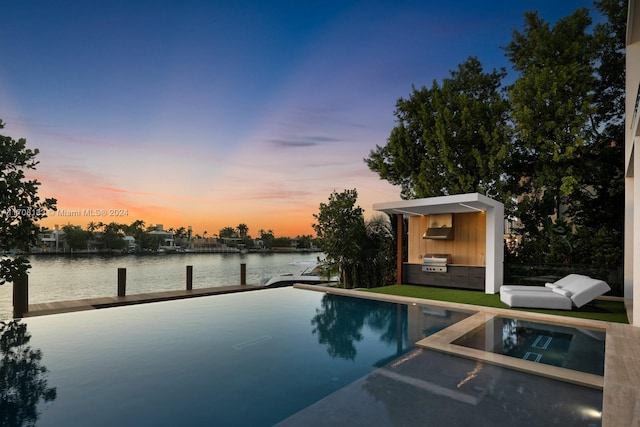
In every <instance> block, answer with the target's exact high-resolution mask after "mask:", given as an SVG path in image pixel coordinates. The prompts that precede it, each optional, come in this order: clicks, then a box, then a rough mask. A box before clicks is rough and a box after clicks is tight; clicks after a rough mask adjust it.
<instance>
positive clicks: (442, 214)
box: [373, 193, 504, 294]
mask: <svg viewBox="0 0 640 427" xmlns="http://www.w3.org/2000/svg"><path fill="white" fill-rule="evenodd" d="M373 209H374V210H376V211H380V212H385V213H387V214H390V215H398V236H399V239H398V240H399V241H398V248H402V247H403V241H402V239H403V238H404V236H405V232H404V221H403V218H404V217H407V219H408V233H407V235H408V249H409V250H408V260H407V262H406V263H403V261H402V251H401V250H399V251H398V263H397V265H398V284H401V283H413V282H416V280H418V281H417V282H416V284H434V285H436V286H452V287H463V288H464V287H469V288H473V286H467V283H471V284H473V281H474V280H476V281H477V279H478V277H480V276H479V275H478V273H477V271H481V272H482V276H481V277H482V278H483V279H484V286H483V287H484V291H485V292H486V293H488V294H494V293H497V292H499V291H500V286H502V283H503V277H504V276H503V275H504V273H503V272H504V266H503V264H504V205H503V204H502V203H500V202H497V201H495V200H493V199H491V198H489V197H487V196H484V195H482V194H479V193H469V194H456V195H452V196H440V197H429V198H425V199H414V200H402V201H397V202H386V203H374V205H373ZM442 259H444V260H446V261H444V263H445V265H446V266H447V267H448V268H445V269H442V268H441V267H440V266H438V267H437V268H435V269H433V268H431V265H430V264H428V263H429V262H434V261H435V262H438V261H440V260H442ZM430 270H435V271H433V272H431V271H430ZM458 272H464V274H467V275H468V276H467V278H468V281H467V282H464V281H462V278H463V276H462V274H463V273H458ZM423 278H424V280H423ZM430 280H435V281H434V282H431V281H430Z"/></svg>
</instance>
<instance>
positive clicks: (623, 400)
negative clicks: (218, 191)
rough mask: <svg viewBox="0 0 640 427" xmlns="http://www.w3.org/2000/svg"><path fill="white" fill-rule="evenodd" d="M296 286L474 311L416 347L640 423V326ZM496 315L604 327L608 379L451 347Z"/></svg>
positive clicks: (135, 299) (612, 422)
mask: <svg viewBox="0 0 640 427" xmlns="http://www.w3.org/2000/svg"><path fill="white" fill-rule="evenodd" d="M294 287H296V288H302V289H309V290H314V291H322V292H328V293H334V294H341V295H348V296H355V297H359V298H367V299H376V300H386V301H391V302H398V303H404V304H421V305H424V304H429V305H435V306H440V307H443V308H449V309H454V310H465V311H473V312H476V313H477V314H476V315H473V316H471V317H469V318H468V319H466V320H465V321H461V322H458V323H457V324H455V325H452V326H451V327H449V328H447V329H445V330H443V331H441V332H439V333H437V334H434V335H432V336H431V337H428V338H425V339H423V340H421V341H419V342H418V343H417V345H418V347H423V348H428V349H433V350H438V351H441V352H445V353H449V354H455V355H457V356H460V357H465V358H471V359H476V360H482V361H484V362H486V363H492V364H497V365H500V366H505V367H509V368H511V369H517V370H521V371H526V372H532V373H534V374H536V375H543V376H547V377H551V378H561V379H562V380H563V381H568V382H572V383H575V384H580V385H583V386H587V387H593V388H597V389H602V390H603V405H602V408H603V409H602V425H603V426H605V427H617V426H640V328H637V327H633V326H631V325H625V324H619V323H610V322H602V321H597V320H587V319H577V318H571V317H565V316H554V315H547V314H540V313H529V312H524V311H514V310H510V309H501V308H491V307H480V306H474V305H468V304H460V303H450V302H443V301H434V300H424V299H420V298H408V297H399V296H393V295H382V294H375V293H367V292H362V291H357V290H347V289H338V288H328V287H321V286H314V285H294ZM259 289H264V288H263V287H260V286H253V285H237V286H224V287H214V288H203V289H193V290H189V291H188V290H177V291H165V292H153V293H147V294H138V295H128V296H124V297H104V298H91V299H82V300H75V301H57V302H50V303H42V304H30V305H29V311H28V313H25V316H24V317H34V316H43V315H48V314H58V313H68V312H74V311H83V310H95V309H101V308H108V307H118V306H124V305H133V304H144V303H148V302H160V301H170V300H176V299H185V298H194V297H200V296H210V295H219V294H227V293H234V292H245V291H253V290H259ZM493 316H508V317H518V318H520V319H526V320H532V321H540V322H546V323H552V324H557V325H562V326H573V327H577V328H580V327H585V328H594V329H600V330H605V331H606V334H607V335H606V336H607V338H606V352H605V370H604V377H599V376H595V375H592V374H583V373H579V372H575V371H568V370H566V369H562V368H556V367H553V366H544V365H541V364H534V365H535V368H533V369H532V368H531V366H532V365H531V364H532V363H533V362H526V361H521V360H519V359H514V358H510V357H506V356H499V355H495V354H493V353H487V352H482V351H479V350H474V349H465V348H463V347H460V346H456V345H452V341H453V340H455V339H456V338H457V337H459V336H461V335H462V334H464V333H466V332H468V331H469V330H471V329H473V328H475V327H476V326H478V324H480V323H482V322H484V321H486V319H488V318H490V317H493Z"/></svg>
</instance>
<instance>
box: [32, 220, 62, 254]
mask: <svg viewBox="0 0 640 427" xmlns="http://www.w3.org/2000/svg"><path fill="white" fill-rule="evenodd" d="M64 235H65V233H64V231H62V230H60V228H59V226H58V225H56V226H55V227H54V229H53V230H52V229H50V228H47V229H45V230H42V231H41V232H40V233H38V243H39V245H38V248H34V252H54V253H56V252H64V251H65V250H66V246H67V244H66V241H65V238H64Z"/></svg>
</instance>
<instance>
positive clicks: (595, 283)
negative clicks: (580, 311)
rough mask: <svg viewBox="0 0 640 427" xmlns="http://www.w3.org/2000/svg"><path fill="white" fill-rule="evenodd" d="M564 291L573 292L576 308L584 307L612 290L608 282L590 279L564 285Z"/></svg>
mask: <svg viewBox="0 0 640 427" xmlns="http://www.w3.org/2000/svg"><path fill="white" fill-rule="evenodd" d="M562 289H564V290H567V291H569V292H571V301H573V305H575V306H576V307H582V306H583V305H585V304H586V303H588V302H591V301H592V300H593V299H595V298H596V297H599V296H600V295H602V294H604V293H607V292H609V291H610V290H611V288H610V287H609V285H607V283H606V282H604V281H602V280H598V279H592V278H590V277H585V278H582V279H578V280H574V281H573V282H571V283H568V284H566V285H564V286H563V287H562Z"/></svg>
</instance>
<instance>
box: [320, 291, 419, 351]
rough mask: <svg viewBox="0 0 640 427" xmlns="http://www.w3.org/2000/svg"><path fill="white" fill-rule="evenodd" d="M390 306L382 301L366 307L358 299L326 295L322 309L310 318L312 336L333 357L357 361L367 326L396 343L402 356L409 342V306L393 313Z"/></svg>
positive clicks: (398, 306)
mask: <svg viewBox="0 0 640 427" xmlns="http://www.w3.org/2000/svg"><path fill="white" fill-rule="evenodd" d="M390 305H391V304H390V303H385V302H379V301H368V303H366V304H365V303H363V301H362V300H360V299H358V298H350V297H343V296H339V295H332V294H325V295H324V296H323V298H322V301H321V308H320V309H316V315H315V316H314V317H313V318H312V319H311V325H312V326H313V333H314V334H317V335H318V342H319V343H320V344H325V345H326V346H327V352H328V353H329V355H330V356H331V357H333V358H342V359H346V360H355V358H356V356H357V354H358V351H357V348H356V343H358V342H360V341H362V340H363V338H364V335H363V328H364V327H365V326H367V327H368V328H370V329H371V330H373V331H375V332H378V333H379V336H380V340H381V341H382V342H385V343H390V344H392V343H395V344H396V348H397V352H398V353H400V352H402V350H403V342H406V340H405V339H403V337H405V336H406V330H407V313H406V306H402V305H400V304H396V306H397V309H396V310H390ZM403 307H404V308H403Z"/></svg>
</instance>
